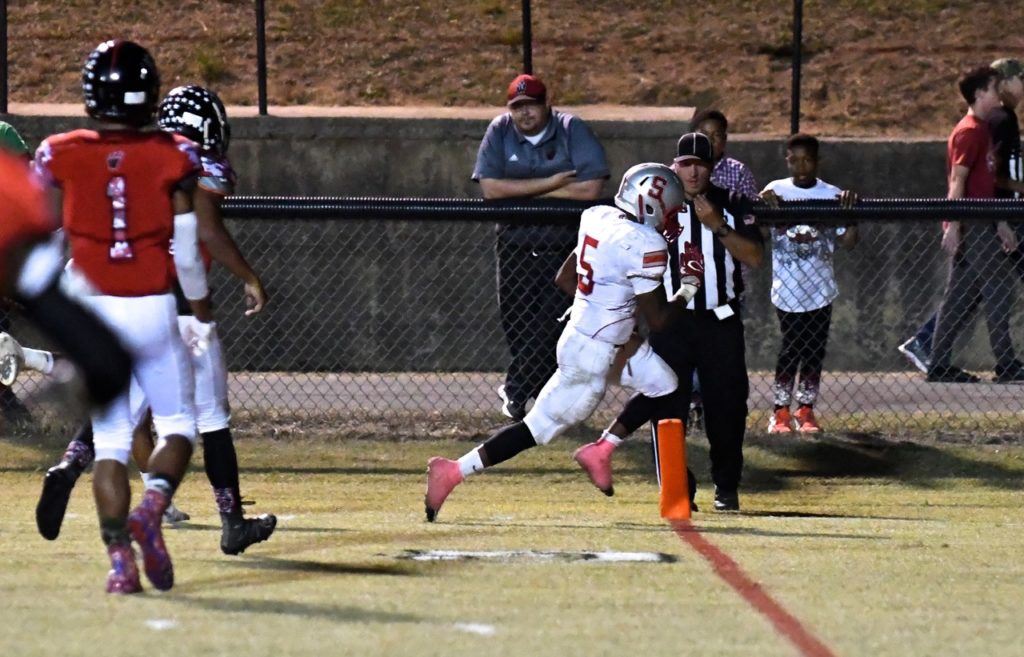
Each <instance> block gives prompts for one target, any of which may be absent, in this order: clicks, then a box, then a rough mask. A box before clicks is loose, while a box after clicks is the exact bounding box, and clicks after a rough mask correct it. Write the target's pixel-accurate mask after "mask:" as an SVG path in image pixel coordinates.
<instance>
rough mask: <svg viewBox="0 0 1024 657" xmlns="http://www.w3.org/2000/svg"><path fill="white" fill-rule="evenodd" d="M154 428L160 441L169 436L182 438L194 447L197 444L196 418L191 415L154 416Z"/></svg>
mask: <svg viewBox="0 0 1024 657" xmlns="http://www.w3.org/2000/svg"><path fill="white" fill-rule="evenodd" d="M153 426H154V427H155V428H156V435H157V437H158V438H159V439H160V440H166V439H167V437H168V436H182V437H183V438H187V439H188V441H189V442H190V443H192V444H193V445H195V444H196V418H195V416H194V415H192V414H191V413H178V414H176V415H156V414H154V415H153Z"/></svg>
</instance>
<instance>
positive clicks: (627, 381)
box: [621, 342, 679, 397]
mask: <svg viewBox="0 0 1024 657" xmlns="http://www.w3.org/2000/svg"><path fill="white" fill-rule="evenodd" d="M621 382H622V385H624V386H626V387H628V388H632V389H633V390H636V391H637V392H640V393H643V394H644V395H647V396H648V397H664V396H665V395H668V394H670V393H672V392H673V391H674V390H675V389H676V388H677V387H679V378H678V377H677V376H676V373H675V372H674V371H673V370H672V368H671V367H669V365H668V363H666V362H665V361H664V360H663V359H662V358H661V356H659V355H658V354H656V353H654V350H653V349H651V345H649V344H648V343H647V342H644V343H643V344H642V345H640V348H639V349H638V350H637V352H636V353H635V354H633V355H632V356H631V357H630V359H629V360H628V361H626V366H625V367H624V368H623V369H622V378H621Z"/></svg>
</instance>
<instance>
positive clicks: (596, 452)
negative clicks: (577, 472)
mask: <svg viewBox="0 0 1024 657" xmlns="http://www.w3.org/2000/svg"><path fill="white" fill-rule="evenodd" d="M614 450H615V445H613V444H611V443H610V442H608V441H607V440H599V441H597V442H596V443H587V444H586V445H584V446H583V447H580V448H579V449H577V450H576V451H575V452H574V453H573V455H572V457H573V458H574V459H576V462H577V463H579V464H580V467H581V468H583V470H584V471H585V472H586V473H587V476H588V477H590V481H591V483H593V484H594V485H595V486H597V489H598V490H599V491H601V492H602V493H604V494H605V495H607V496H609V497H611V496H612V495H614V494H615V488H614V487H613V486H612V452H613V451H614Z"/></svg>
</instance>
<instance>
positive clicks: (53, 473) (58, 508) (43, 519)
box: [36, 462, 81, 541]
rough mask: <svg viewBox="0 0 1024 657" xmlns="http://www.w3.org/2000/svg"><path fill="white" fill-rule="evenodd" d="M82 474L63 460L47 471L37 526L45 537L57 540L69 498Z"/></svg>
mask: <svg viewBox="0 0 1024 657" xmlns="http://www.w3.org/2000/svg"><path fill="white" fill-rule="evenodd" d="M80 474H81V472H79V471H78V470H77V469H76V468H75V467H74V466H72V465H71V464H69V463H66V462H63V463H60V464H59V465H55V466H53V467H52V468H50V469H49V470H47V471H46V477H45V478H43V492H42V494H41V495H40V496H39V503H38V504H36V527H37V528H38V529H39V533H40V534H42V536H43V538H45V539H46V540H48V541H55V540H57V536H59V535H60V526H61V523H63V522H64V513H65V512H66V511H67V509H68V500H70V499H71V491H72V490H74V488H75V482H76V481H78V476H79V475H80Z"/></svg>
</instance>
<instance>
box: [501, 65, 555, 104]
mask: <svg viewBox="0 0 1024 657" xmlns="http://www.w3.org/2000/svg"><path fill="white" fill-rule="evenodd" d="M547 97H548V89H547V87H545V86H544V83H543V82H541V81H540V78H535V77H533V76H532V75H527V74H525V73H524V74H523V75H520V76H519V77H517V78H516V79H515V80H512V82H511V83H509V85H508V104H509V105H511V104H512V103H516V102H519V101H520V100H532V101H534V102H537V103H543V102H546V101H547Z"/></svg>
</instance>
